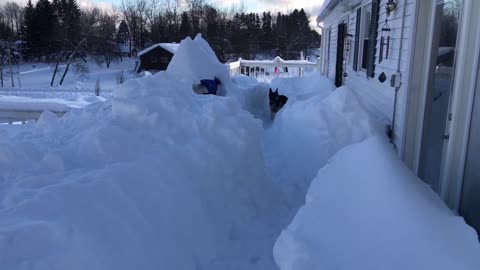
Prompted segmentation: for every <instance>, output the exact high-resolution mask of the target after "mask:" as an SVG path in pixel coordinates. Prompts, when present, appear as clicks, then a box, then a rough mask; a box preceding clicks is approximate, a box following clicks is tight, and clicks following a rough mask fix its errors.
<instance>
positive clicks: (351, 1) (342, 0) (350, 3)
mask: <svg viewBox="0 0 480 270" xmlns="http://www.w3.org/2000/svg"><path fill="white" fill-rule="evenodd" d="M361 2H362V0H325V1H324V2H323V5H322V7H321V8H320V12H319V13H318V16H317V22H321V21H323V20H324V19H325V17H327V16H328V14H329V13H330V11H332V10H333V9H334V8H335V7H336V6H338V5H339V4H341V5H344V6H345V7H347V8H351V7H354V6H356V5H358V4H360V3H361Z"/></svg>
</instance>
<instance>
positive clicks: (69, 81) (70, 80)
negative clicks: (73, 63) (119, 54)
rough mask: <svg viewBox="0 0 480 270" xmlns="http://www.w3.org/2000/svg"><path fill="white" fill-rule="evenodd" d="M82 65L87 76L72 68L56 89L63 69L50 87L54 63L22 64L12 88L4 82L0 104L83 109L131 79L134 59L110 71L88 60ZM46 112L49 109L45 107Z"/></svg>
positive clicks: (114, 63)
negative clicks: (97, 86) (43, 105)
mask: <svg viewBox="0 0 480 270" xmlns="http://www.w3.org/2000/svg"><path fill="white" fill-rule="evenodd" d="M88 60H89V61H88V63H86V64H85V66H86V67H87V70H88V73H87V74H85V76H82V75H81V74H79V73H77V72H76V71H75V69H74V68H73V67H71V68H70V71H69V72H68V73H67V76H66V77H65V81H64V82H63V84H62V85H58V83H59V81H60V78H61V75H62V72H63V70H64V69H65V66H64V65H60V66H59V72H58V75H57V76H56V78H55V81H54V86H53V87H51V86H50V83H51V80H52V74H53V70H54V67H55V65H54V63H52V64H46V63H26V64H21V65H19V66H16V67H15V70H14V72H15V75H14V84H15V87H12V86H11V80H10V77H9V76H7V77H6V78H4V80H5V81H4V87H0V102H2V103H3V104H2V105H1V107H2V108H3V107H4V106H3V105H5V103H15V102H29V103H50V104H51V103H58V104H65V105H67V106H69V107H74V108H75V107H77V108H78V107H84V106H86V105H88V104H91V103H92V102H95V101H99V100H101V99H102V98H103V99H104V98H110V97H111V96H112V91H113V90H114V89H115V88H117V87H118V85H119V84H120V83H121V80H123V81H126V80H128V79H131V78H135V77H136V74H135V73H134V71H133V69H134V67H135V59H130V58H123V61H118V62H117V61H114V62H112V63H111V65H110V68H106V66H105V64H97V63H96V62H95V61H94V60H93V59H88ZM97 81H98V82H99V88H100V99H99V98H97V97H96V94H95V88H96V84H97ZM46 108H47V109H48V108H49V107H46Z"/></svg>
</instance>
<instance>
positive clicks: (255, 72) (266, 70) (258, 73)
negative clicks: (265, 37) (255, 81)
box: [228, 56, 320, 78]
mask: <svg viewBox="0 0 480 270" xmlns="http://www.w3.org/2000/svg"><path fill="white" fill-rule="evenodd" d="M319 63H320V61H318V63H313V62H310V61H307V60H283V59H282V58H280V57H279V56H277V57H276V58H275V59H273V60H244V59H241V58H240V59H239V60H238V61H237V62H233V63H229V64H228V66H229V69H230V75H231V76H234V75H238V74H243V75H247V76H252V77H257V78H258V77H264V78H265V77H302V76H303V75H304V72H305V70H306V69H310V70H319Z"/></svg>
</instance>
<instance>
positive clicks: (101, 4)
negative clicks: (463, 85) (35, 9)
mask: <svg viewBox="0 0 480 270" xmlns="http://www.w3.org/2000/svg"><path fill="white" fill-rule="evenodd" d="M10 1H13V2H17V3H18V4H19V5H21V6H25V5H27V2H28V0H0V5H1V4H3V2H5V3H6V2H10ZM36 2H37V0H32V3H33V4H34V5H35V3H36ZM112 2H117V1H116V0H110V1H101V0H77V4H78V6H79V7H80V8H93V7H98V8H100V9H102V10H106V11H108V10H112V8H113V4H112ZM118 2H120V0H119V1H118Z"/></svg>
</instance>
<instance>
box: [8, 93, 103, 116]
mask: <svg viewBox="0 0 480 270" xmlns="http://www.w3.org/2000/svg"><path fill="white" fill-rule="evenodd" d="M102 101H105V99H104V98H102V97H97V96H76V97H72V98H65V99H60V98H31V97H22V96H5V95H0V110H29V111H54V112H66V111H69V110H70V109H72V108H81V107H85V106H87V105H89V104H92V103H95V102H102Z"/></svg>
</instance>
